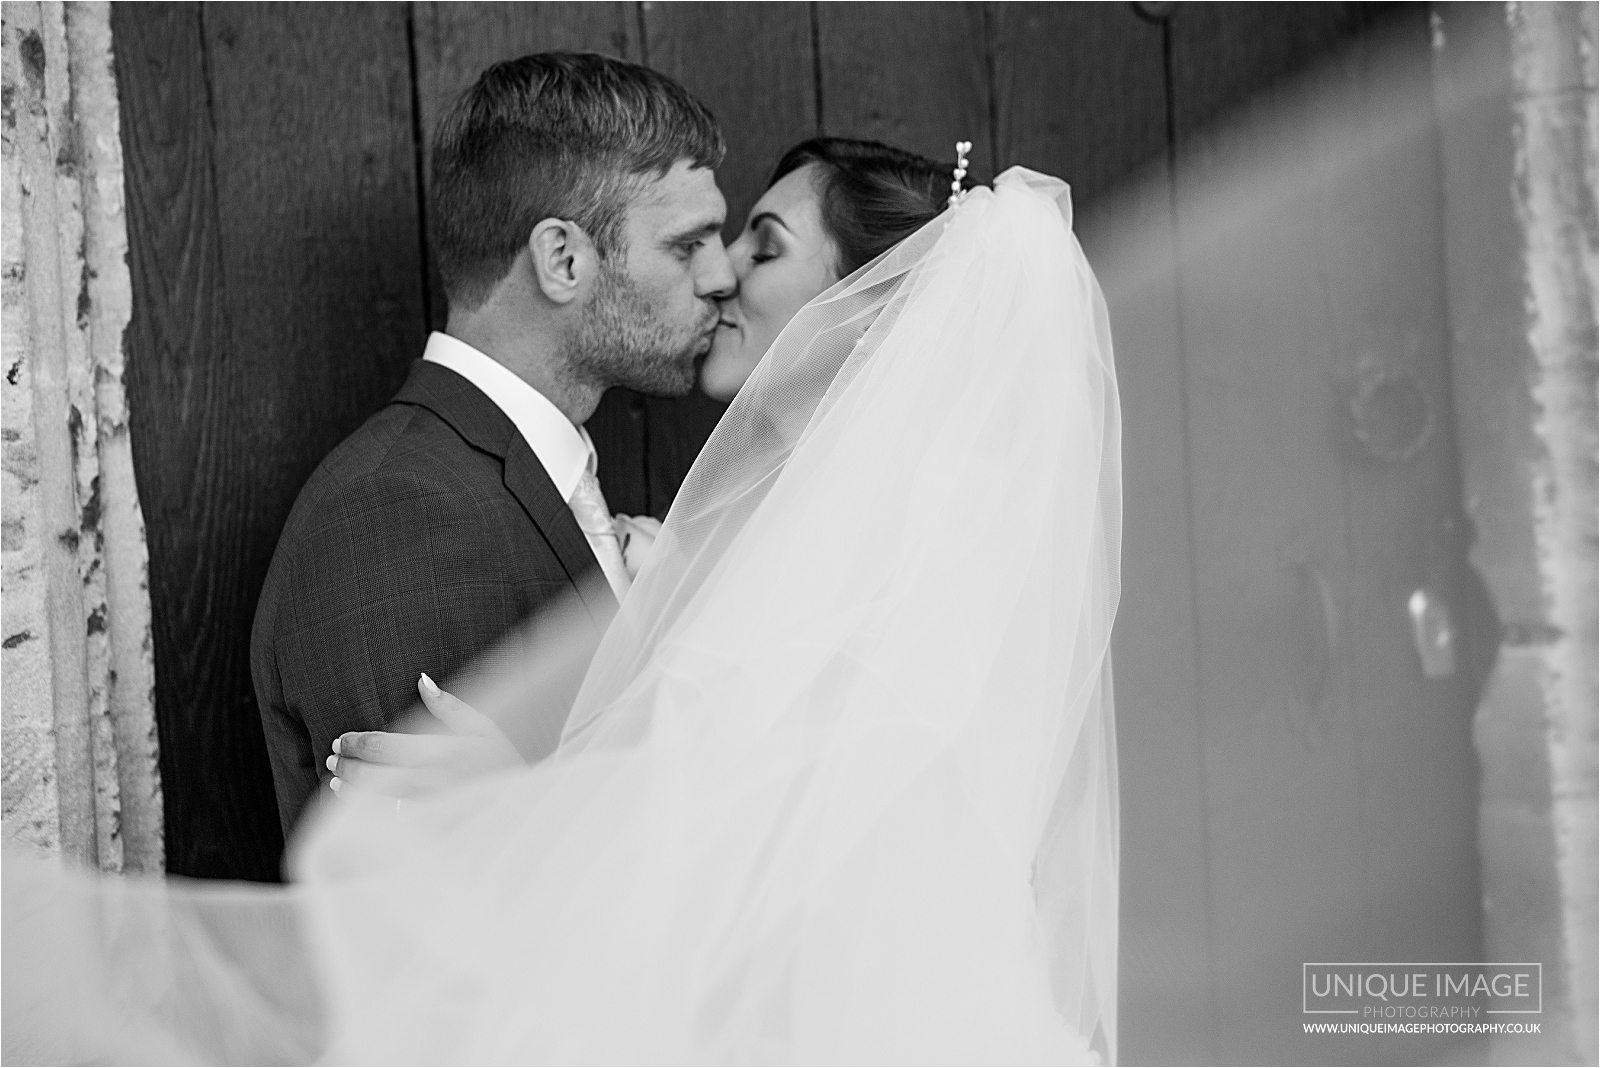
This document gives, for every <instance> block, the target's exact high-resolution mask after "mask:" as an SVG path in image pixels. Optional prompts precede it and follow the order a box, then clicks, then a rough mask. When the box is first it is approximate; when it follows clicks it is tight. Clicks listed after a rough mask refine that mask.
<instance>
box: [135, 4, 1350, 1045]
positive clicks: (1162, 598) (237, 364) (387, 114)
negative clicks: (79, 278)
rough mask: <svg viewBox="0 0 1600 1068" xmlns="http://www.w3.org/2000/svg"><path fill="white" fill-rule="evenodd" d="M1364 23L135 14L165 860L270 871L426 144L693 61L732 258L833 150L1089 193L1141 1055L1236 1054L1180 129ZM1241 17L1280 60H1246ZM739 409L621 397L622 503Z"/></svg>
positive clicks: (413, 11) (585, 9) (1197, 8)
mask: <svg viewBox="0 0 1600 1068" xmlns="http://www.w3.org/2000/svg"><path fill="white" fill-rule="evenodd" d="M1355 6H1356V5H1342V4H1336V5H1323V7H1324V8H1325V9H1326V10H1325V12H1324V14H1323V15H1322V16H1319V17H1318V18H1315V19H1308V18H1306V17H1304V16H1303V14H1302V12H1301V11H1300V10H1298V9H1297V8H1296V6H1295V5H1217V6H1203V5H1158V4H1148V5H1136V4H1124V3H1115V4H1089V5H1075V4H1053V3H1039V4H1034V3H1028V4H1020V3H1019V4H1007V3H929V4H923V3H912V4H878V3H852V4H830V3H761V4H755V3H748V4H747V3H734V4H712V3H688V2H685V3H665V4H663V3H654V4H652V3H614V2H595V3H544V4H528V5H520V4H494V3H483V4H479V3H424V2H418V3H409V4H408V3H374V4H319V5H294V4H250V5H243V4H238V5H236V4H209V5H205V6H203V7H201V6H198V5H191V4H173V3H151V4H119V5H116V6H115V8H114V11H113V28H114V35H115V49H116V64H117V77H118V82H119V87H120V90H121V94H122V138H123V143H124V150H125V155H126V160H127V181H128V210H129V226H130V240H131V246H132V252H131V261H132V268H133V282H134V293H135V313H134V322H133V325H132V328H131V329H130V332H129V335H128V342H127V344H128V348H129V361H128V365H129V379H130V380H129V395H130V404H131V406H132V409H133V413H134V422H133V433H134V442H135V459H136V466H137V474H138V478H139V484H140V492H141V495H142V497H143V503H144V509H145V519H146V525H147V529H148V533H149V546H150V560H151V597H152V601H153V608H154V616H155V626H156V631H155V642H156V650H155V652H156V668H157V679H158V682H157V685H158V693H157V706H158V715H159V720H160V732H161V752H162V774H163V780H164V788H165V796H166V819H167V855H168V857H169V866H170V869H171V870H172V871H173V872H175V873H180V874H185V875H195V876H207V877H232V878H248V879H272V878H275V877H276V875H277V870H278V858H279V854H280V851H281V848H282V843H281V841H280V839H279V835H278V831H277V823H276V810H275V808H274V805H273V803H272V786H271V781H270V776H269V774H268V772H267V767H266V763H265V755H264V750H263V746H262V742H261V736H260V728H259V723H258V720H257V713H256V709H255V700H254V695H253V693H252V691H251V683H250V676H249V668H248V644H249V630H250V623H251V615H252V612H253V609H254V604H255V599H256V596H257V593H258V591H259V588H260V585H261V582H262V580H263V578H264V575H265V571H266V567H267V564H268V561H269V560H270V557H271V552H272V549H273V546H274V544H275V541H276V538H277V536H278V532H279V530H280V528H281V526H282V523H283V522H284V520H285V519H286V517H287V515H288V512H289V509H290V507H291V505H292V503H293V501H294V497H295V495H296V493H297V492H298V490H299V487H300V486H301V485H302V483H303V482H304V480H305V478H306V477H307V476H308V475H309V474H310V472H311V470H312V469H313V468H314V466H315V465H316V463H317V462H318V461H319V460H320V459H321V457H322V456H323V455H324V454H325V453H326V452H327V451H328V450H329V449H330V448H331V447H332V446H333V445H334V444H335V443H336V442H337V441H339V440H340V439H341V438H343V437H344V436H345V435H347V434H348V433H349V432H350V431H352V430H353V429H354V428H355V427H356V426H357V425H359V423H360V422H361V421H362V420H363V419H364V418H366V417H367V416H368V415H370V414H371V413H372V412H374V411H376V410H377V409H378V408H379V407H380V406H381V405H382V404H383V403H384V401H385V400H386V399H387V398H388V397H389V396H390V395H392V393H393V392H394V390H395V389H396V388H397V387H398V385H399V383H400V382H401V381H402V379H403V377H404V375H405V373H406V369H407V366H408V365H409V364H410V362H411V361H412V360H414V359H415V358H417V357H418V356H419V355H420V353H421V350H422V345H423V342H424V339H425V336H426V332H427V330H428V329H429V327H430V326H435V327H436V326H439V325H441V324H442V323H443V319H444V313H445V301H444V296H443V293H442V292H441V290H440V287H439V284H438V279H437V275H436V273H434V271H433V270H432V268H431V265H430V263H429V260H428V250H427V239H426V233H425V222H426V218H425V211H426V209H425V205H424V198H423V196H422V191H423V189H424V188H425V184H426V181H427V160H426V155H427V153H426V150H425V145H426V141H427V138H428V137H429V135H430V134H431V132H432V129H433V127H434V125H435V123H436V122H437V120H438V118H439V116H440V114H441V113H442V112H443V110H444V108H445V107H446V106H448V103H449V101H450V100H451V99H452V98H453V97H454V96H455V95H456V94H457V93H459V92H460V91H461V90H462V89H463V88H465V87H466V86H467V85H468V84H470V83H471V81H472V80H473V79H474V78H475V77H476V76H477V74H478V72H479V71H480V70H482V69H483V67H485V66H486V65H488V64H489V63H492V62H495V61H497V60H500V59H504V58H510V57H513V56H517V55H522V54H525V53H528V52H533V51H540V50H548V49H558V48H564V49H590V50H596V51H601V52H605V53H608V54H611V55H615V56H620V57H623V58H626V59H630V60H634V61H638V62H643V63H646V64H649V65H651V66H654V67H656V68H657V69H660V70H662V71H664V72H666V73H668V74H671V75H672V76H674V77H676V78H678V79H680V80H681V81H683V82H684V83H685V84H686V85H687V86H688V87H689V88H690V89H691V91H693V92H694V93H696V94H697V95H698V96H700V98H701V99H702V100H704V101H705V102H706V103H707V104H708V105H709V106H710V108H711V109H712V110H713V112H715V113H716V114H717V116H718V118H719V120H720V121H721V123H722V125H723V129H724V132H725V134H726V135H727V139H728V143H729V158H728V161H727V164H726V165H725V167H724V168H723V169H722V170H721V171H720V172H719V175H718V178H719V183H720V184H721V186H722V188H723V190H724V192H725V194H726V195H727V198H728V202H729V212H730V215H729V218H730V223H729V235H730V236H731V234H732V233H733V232H736V229H737V227H738V226H739V225H740V223H741V222H742V220H743V218H744V215H745V213H746V212H747V211H748V209H749V207H750V206H751V205H752V204H753V203H754V201H755V199H756V198H757V197H758V196H759V194H760V191H761V189H762V187H763V186H764V184H765V179H766V175H767V173H768V172H769V170H770V168H771V166H772V164H773V163H774V162H775V161H776V159H777V157H778V155H779V153H780V152H781V151H782V149H783V148H785V147H786V146H788V145H790V144H793V143H795V142H796V141H799V140H801V139H804V138H806V137H809V136H813V135H815V134H817V133H827V134H833V135H843V136H854V137H872V138H879V139H882V140H886V141H889V142H891V143H894V144H897V145H899V146H902V147H905V148H909V149H912V150H915V151H918V152H921V153H924V154H927V155H930V156H934V157H937V158H948V157H949V156H950V155H951V154H952V146H953V144H954V142H955V141H956V140H957V139H970V140H972V141H974V142H975V143H976V145H977V148H976V151H975V163H976V175H975V176H976V177H978V178H988V177H990V176H992V175H993V174H994V173H997V172H998V171H999V170H1001V169H1003V168H1005V167H1007V166H1010V165H1012V164H1014V163H1022V164H1026V165H1029V166H1033V167H1035V168H1037V169H1041V170H1045V171H1048V172H1051V173H1054V174H1058V175H1060V176H1062V177H1064V178H1066V179H1067V180H1068V181H1070V182H1072V183H1073V186H1074V197H1075V202H1076V205H1077V210H1078V220H1077V228H1078V231H1079V233H1080V236H1081V237H1082V239H1083V241H1084V244H1085V248H1086V249H1087V251H1088V253H1089V255H1090V258H1091V261H1093V262H1094V263H1095V264H1096V267H1097V270H1098V272H1099V274H1100V277H1101V280H1102V283H1103V285H1104V287H1105V289H1106V292H1107V299H1108V302H1109V304H1110V307H1111V315H1112V322H1113V329H1114V333H1115V337H1116V341H1117V363H1118V370H1119V377H1120V381H1121V389H1122V403H1123V412H1124V426H1125V434H1124V439H1125V445H1124V450H1125V451H1124V471H1125V475H1124V482H1125V487H1126V501H1125V517H1126V541H1125V546H1124V568H1123V574H1124V590H1123V606H1122V612H1121V616H1120V618H1119V624H1118V633H1117V636H1116V647H1115V657H1116V661H1117V663H1118V677H1117V690H1118V718H1119V725H1118V731H1119V739H1120V749H1121V759H1122V788H1123V796H1124V806H1123V838H1124V869H1123V887H1124V890H1123V905H1124V915H1123V932H1124V935H1123V988H1122V1020H1121V1030H1122V1034H1123V1036H1124V1038H1123V1046H1122V1050H1121V1053H1122V1059H1123V1060H1125V1061H1128V1062H1130V1063H1139V1062H1157V1063H1160V1062H1166V1063H1179V1062H1194V1061H1196V1060H1215V1059H1219V1058H1223V1057H1224V1056H1226V1055H1228V1054H1225V1053H1224V1052H1223V1046H1222V1045H1221V1044H1220V1040H1219V1038H1218V1034H1217V1030H1216V1028H1217V1014H1216V1012H1215V1006H1214V1005H1213V1003H1212V989H1213V982H1212V980H1213V977H1214V969H1215V962H1214V961H1213V959H1212V950H1211V945H1212V938H1213V934H1212V932H1211V929H1210V927H1211V924H1212V922H1213V921H1212V903H1211V902H1210V900H1209V897H1208V894H1209V890H1208V887H1210V885H1211V877H1212V875H1213V869H1214V866H1215V860H1214V858H1213V857H1212V856H1211V855H1210V853H1209V852H1208V850H1209V849H1210V846H1209V844H1208V841H1209V840H1208V835H1209V834H1210V833H1211V831H1210V829H1209V828H1208V827H1207V824H1206V803H1207V802H1206V788H1207V787H1206V783H1205V782H1204V774H1205V754H1207V753H1208V752H1210V751H1211V750H1209V749H1208V748H1207V746H1208V741H1207V737H1208V736H1207V735H1206V732H1205V729H1204V728H1205V724H1204V722H1203V719H1202V715H1201V710H1202V704H1203V702H1202V698H1201V678H1202V674H1203V672H1202V663H1201V662H1202V650H1201V649H1200V647H1199V644H1198V641H1199V636H1200V635H1201V633H1202V628H1201V627H1200V624H1199V620H1200V617H1201V609H1200V605H1199V601H1198V600H1197V597H1199V596H1201V595H1205V596H1211V594H1209V593H1207V588H1206V587H1205V584H1204V583H1203V582H1202V581H1201V580H1200V577H1199V576H1197V575H1196V573H1195V570H1194V569H1195V564H1194V548H1193V546H1194V539H1195V538H1196V537H1204V536H1207V535H1206V530H1207V529H1208V528H1206V527H1205V525H1204V524H1205V521H1206V519H1205V517H1206V516H1207V515H1209V514H1211V513H1205V512H1201V513H1199V518H1198V519H1197V518H1196V515H1197V513H1196V511H1195V503H1194V501H1193V499H1192V488H1191V485H1192V478H1191V476H1192V474H1193V471H1194V469H1195V462H1196V461H1195V458H1194V457H1193V456H1192V455H1191V452H1190V443H1189V436H1188V435H1189V421H1190V419H1191V412H1190V410H1189V409H1190V398H1189V394H1188V392H1187V390H1188V388H1189V387H1190V386H1191V385H1192V383H1191V382H1190V378H1189V375H1190V371H1189V369H1188V368H1187V367H1186V364H1185V355H1184V345H1183V344H1182V343H1181V342H1180V336H1181V334H1182V329H1181V328H1182V327H1183V324H1184V322H1185V319H1184V315H1183V304H1184V301H1183V297H1182V293H1181V291H1180V286H1179V282H1178V279H1177V278H1176V276H1175V275H1174V273H1173V271H1172V259H1173V255H1174V252H1175V249H1176V247H1177V245H1176V241H1177V238H1176V229H1175V225H1174V211H1175V204H1177V202H1178V199H1179V197H1178V189H1179V187H1180V185H1181V183H1180V182H1178V181H1176V180H1175V175H1177V174H1178V170H1177V168H1179V167H1180V166H1183V167H1187V166H1198V165H1200V163H1199V162H1196V161H1200V160H1201V157H1200V156H1196V155H1193V154H1192V153H1191V154H1189V155H1185V154H1182V153H1180V152H1179V144H1178V137H1179V134H1180V133H1182V132H1183V131H1181V130H1180V126H1182V125H1185V124H1187V125H1188V126H1193V127H1195V128H1198V127H1199V126H1200V125H1201V124H1202V123H1203V122H1204V121H1205V120H1206V119H1207V118H1208V117H1210V115H1212V114H1214V113H1216V112H1218V111H1220V110H1222V109H1224V108H1227V107H1229V106H1231V105H1233V104H1235V103H1237V102H1238V101H1240V100H1243V99H1245V98H1247V97H1248V95H1249V93H1250V92H1251V91H1252V90H1254V89H1256V88H1259V87H1260V86H1261V85H1263V84H1266V83H1268V82H1271V81H1272V80H1273V79H1275V78H1277V77H1279V76H1280V75H1282V74H1283V73H1284V72H1285V71H1286V70H1288V69H1292V68H1293V67H1294V66H1296V65H1297V64H1304V63H1305V62H1307V61H1308V60H1309V59H1310V58H1311V57H1312V56H1314V55H1315V54H1317V53H1318V52H1320V51H1322V50H1325V49H1326V48H1328V47H1330V46H1331V45H1332V44H1333V43H1334V42H1336V41H1337V40H1339V39H1341V38H1343V37H1346V36H1348V35H1349V34H1350V33H1351V32H1354V29H1358V28H1359V25H1360V22H1361V20H1360V17H1359V15H1358V13H1357V14H1352V13H1351V11H1350V9H1351V8H1352V7H1355ZM1173 7H1177V8H1178V9H1179V11H1180V14H1179V15H1178V16H1177V17H1176V18H1173V19H1171V20H1168V21H1163V19H1164V18H1165V16H1166V15H1167V14H1168V13H1169V9H1171V8H1173ZM1190 9H1193V10H1190ZM1151 12H1154V14H1151ZM1241 28H1242V29H1244V30H1247V31H1248V33H1249V38H1248V40H1249V41H1250V42H1251V47H1250V48H1247V49H1239V48H1235V49H1234V51H1232V52H1230V51H1229V46H1230V44H1237V43H1238V42H1240V41H1243V40H1245V39H1246V38H1245V37H1243V36H1241V33H1240V31H1241ZM1262 40H1266V41H1268V42H1269V43H1270V42H1277V43H1278V44H1280V45H1282V47H1266V48H1260V47H1256V45H1257V43H1259V42H1260V41H1262ZM1196 281H1197V283H1198V284H1203V283H1204V279H1199V280H1196ZM720 411H721V407H720V406H719V405H717V404H715V403H713V402H711V401H709V400H707V399H705V398H703V397H700V396H698V395H696V396H695V397H691V398H686V399H684V400H678V401H664V400H655V399H647V398H643V397H638V396H634V395H631V394H627V393H625V392H623V391H613V393H612V394H611V395H608V397H607V398H606V400H605V401H604V403H603V404H602V406H601V408H600V410H599V411H598V412H597V413H596V415H595V417H594V419H593V420H592V421H591V423H590V424H589V429H590V431H591V433H592V434H593V435H594V438H595V440H596V443H597V445H598V448H599V451H600V457H601V472H600V473H601V478H602V481H603V483H604V485H605V487H606V492H607V496H608V498H609V499H610V501H611V503H612V505H613V506H614V507H615V508H617V509H618V510H620V511H627V512H634V513H644V512H649V513H653V514H656V515H664V514H665V512H666V510H667V508H668V506H669V505H670V503H671V500H672V496H673V494H674V493H675V492H676V491H677V488H678V486H679V484H680V483H681V481H682V479H683V476H684V474H685V473H686V472H687V469H688V467H689V464H690V463H691V462H692V460H693V458H694V456H695V454H696V453H697V451H698V450H699V448H700V446H701V444H702V443H703V441H704V439H705V437H706V435H707V434H708V433H709V432H710V429H711V427H712V426H713V425H714V423H715V421H716V419H717V417H718V415H719V414H720ZM1195 523H1199V524H1200V526H1199V528H1195V527H1194V524H1195ZM1215 742H1216V738H1215V736H1214V735H1213V736H1211V742H1210V744H1212V745H1214V744H1215ZM1230 1049H1231V1047H1230Z"/></svg>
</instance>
